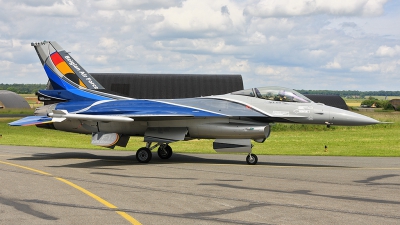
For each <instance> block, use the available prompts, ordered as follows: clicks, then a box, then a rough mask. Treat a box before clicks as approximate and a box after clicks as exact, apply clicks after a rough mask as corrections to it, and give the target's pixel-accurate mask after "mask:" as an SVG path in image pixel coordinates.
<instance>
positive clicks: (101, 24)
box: [0, 0, 400, 91]
mask: <svg viewBox="0 0 400 225" xmlns="http://www.w3.org/2000/svg"><path fill="white" fill-rule="evenodd" d="M0 5H1V7H0V53H1V54H0V83H6V84H13V83H27V84H38V83H40V84H45V83H47V77H46V75H45V72H44V70H43V67H42V66H41V63H40V61H39V59H38V57H37V54H36V52H35V50H34V48H33V47H31V45H30V43H31V42H40V41H43V40H48V41H49V40H51V41H56V42H58V44H59V45H61V46H62V47H63V48H64V49H65V50H66V51H67V52H70V54H71V56H72V57H74V59H75V60H77V61H78V62H79V63H80V65H81V66H83V67H84V68H85V69H86V70H87V71H88V72H96V73H101V72H114V73H168V74H171V73H177V74H241V75H242V77H243V82H244V86H245V88H251V87H263V86H284V87H289V88H293V89H305V90H359V91H373V90H387V91H399V90H400V29H399V25H398V24H399V22H400V1H398V0H335V1H327V0H265V1H263V0H202V1H198V0H186V1H185V0H134V1H128V0H96V1H89V0H80V1H78V0H76V1H75V0H60V1H53V0H19V1H13V0H9V1H6V0H0Z"/></svg>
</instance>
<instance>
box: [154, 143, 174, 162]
mask: <svg viewBox="0 0 400 225" xmlns="http://www.w3.org/2000/svg"><path fill="white" fill-rule="evenodd" d="M157 154H158V157H160V159H169V158H171V156H172V148H171V146H169V145H167V144H162V145H161V146H160V147H158V151H157Z"/></svg>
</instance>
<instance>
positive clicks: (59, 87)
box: [40, 65, 111, 101]
mask: <svg viewBox="0 0 400 225" xmlns="http://www.w3.org/2000/svg"><path fill="white" fill-rule="evenodd" d="M44 70H45V71H46V73H47V76H48V77H49V79H50V82H51V85H52V86H53V88H54V89H55V90H41V91H40V92H41V93H43V94H45V95H47V96H51V97H55V98H62V99H67V100H74V101H87V100H95V101H100V100H110V99H111V98H107V97H104V96H100V95H96V94H93V93H89V92H87V91H84V90H81V89H78V88H77V87H74V86H73V85H71V84H69V83H68V82H66V81H64V80H63V79H62V78H60V77H59V76H58V75H57V74H56V73H55V72H54V71H53V70H51V69H50V67H48V66H47V65H44Z"/></svg>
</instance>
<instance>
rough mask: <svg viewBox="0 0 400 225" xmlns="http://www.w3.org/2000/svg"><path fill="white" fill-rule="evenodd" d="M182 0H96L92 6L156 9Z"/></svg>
mask: <svg viewBox="0 0 400 225" xmlns="http://www.w3.org/2000/svg"><path fill="white" fill-rule="evenodd" d="M182 1H183V0H134V1H132V0H97V1H94V2H93V6H95V7H97V8H99V9H102V10H137V9H158V8H170V7H174V6H177V7H179V6H181V4H182Z"/></svg>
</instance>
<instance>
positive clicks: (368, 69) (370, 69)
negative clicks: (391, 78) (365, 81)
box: [351, 64, 380, 73]
mask: <svg viewBox="0 0 400 225" xmlns="http://www.w3.org/2000/svg"><path fill="white" fill-rule="evenodd" d="M379 70H380V67H379V65H378V64H368V65H364V66H356V67H353V68H351V71H354V72H369V73H370V72H377V71H379Z"/></svg>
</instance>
